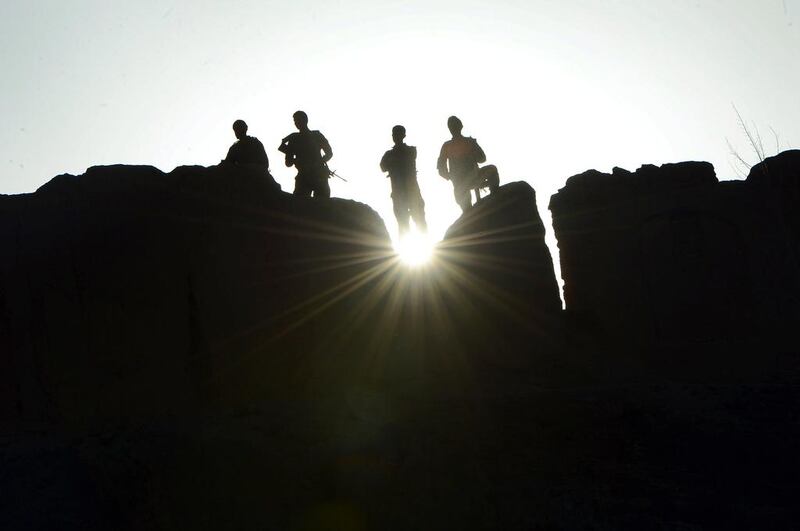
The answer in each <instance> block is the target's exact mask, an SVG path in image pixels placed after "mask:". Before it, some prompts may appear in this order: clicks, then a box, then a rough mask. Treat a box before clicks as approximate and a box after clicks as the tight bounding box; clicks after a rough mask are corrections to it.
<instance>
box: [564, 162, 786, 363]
mask: <svg viewBox="0 0 800 531" xmlns="http://www.w3.org/2000/svg"><path fill="white" fill-rule="evenodd" d="M797 156H798V155H797V152H787V153H784V154H781V155H780V156H777V157H774V158H771V159H768V160H767V161H765V162H764V164H763V165H759V166H756V167H754V168H753V172H752V173H751V175H750V177H748V179H747V180H746V181H745V182H741V181H728V182H718V181H717V179H716V176H715V174H714V169H713V168H712V166H711V165H710V164H708V163H701V162H688V163H681V164H667V165H664V166H661V167H655V166H643V167H642V168H640V169H638V170H637V171H636V172H633V173H631V172H628V171H625V170H622V169H619V168H615V169H614V171H613V172H612V173H611V174H610V175H609V174H603V173H600V172H596V171H590V172H586V173H583V174H581V175H576V176H574V177H571V178H570V179H568V180H567V184H566V186H564V188H562V189H561V190H560V191H559V192H558V193H557V194H555V195H554V196H553V197H552V199H551V202H550V209H551V211H552V213H553V226H554V230H555V234H556V237H557V239H558V246H559V252H560V256H561V270H562V277H563V279H564V283H565V287H564V297H565V302H566V307H567V310H568V311H569V312H570V313H571V314H572V315H573V316H574V318H575V319H577V320H579V321H581V322H582V323H583V324H584V325H585V326H586V327H588V328H591V329H594V330H595V331H596V332H597V333H598V334H599V336H603V337H607V338H611V339H613V340H614V341H616V342H617V343H618V344H621V345H625V346H631V347H633V348H640V347H643V346H648V345H650V346H653V345H658V346H661V347H663V346H665V345H667V346H670V345H671V346H673V347H679V346H683V347H685V346H689V345H703V344H708V343H709V342H712V343H713V342H720V341H722V342H730V341H744V340H750V339H751V338H753V337H764V336H770V335H780V334H781V333H782V332H784V331H785V330H786V328H787V327H788V326H791V325H790V323H792V322H794V321H795V320H796V318H797V316H798V311H800V304H798V301H797V293H799V291H798V288H800V277H798V274H797V271H798V269H797V265H798V264H797V258H798V256H800V255H798V254H797V245H796V243H795V242H796V241H797V236H796V235H797V234H798V233H797V231H796V227H795V226H794V224H795V223H796V219H797V216H796V208H795V207H794V205H796V203H793V202H792V199H791V197H794V196H796V194H797V186H798V185H797V183H798V178H797V171H798V168H800V164H798V163H797Z"/></svg>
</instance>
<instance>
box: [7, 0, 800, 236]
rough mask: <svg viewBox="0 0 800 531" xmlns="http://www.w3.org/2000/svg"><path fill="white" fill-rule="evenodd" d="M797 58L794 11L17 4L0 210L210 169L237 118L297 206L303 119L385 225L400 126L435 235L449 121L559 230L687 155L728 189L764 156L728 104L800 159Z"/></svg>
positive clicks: (431, 3)
mask: <svg viewBox="0 0 800 531" xmlns="http://www.w3.org/2000/svg"><path fill="white" fill-rule="evenodd" d="M799 52H800V0H786V1H785V2H783V1H782V0H739V1H719V0H669V1H667V0H648V1H645V0H637V1H634V0H606V1H600V0H591V1H590V0H583V1H575V0H573V1H570V0H527V1H511V0H495V1H491V2H489V1H486V0H482V1H473V0H460V1H447V0H425V1H416V0H407V1H390V2H380V1H361V0H340V1H331V0H328V1H325V2H317V1H291V2H287V1H280V2H269V1H242V0H238V1H235V0H228V1H219V2H215V1H208V0H205V1H203V0H192V1H153V0H137V1H135V2H132V1H114V0H110V1H109V0H105V1H90V0H75V1H70V2H64V1H63V0H59V1H36V0H34V1H24V2H23V1H18V0H4V2H2V4H0V71H2V73H3V74H2V77H0V95H1V96H2V98H0V117H2V120H0V155H1V156H0V193H21V192H29V191H33V190H35V189H36V188H37V187H39V186H40V185H42V184H43V183H45V182H46V181H48V180H49V179H50V178H52V177H53V176H55V175H57V174H60V173H65V172H68V173H73V174H78V173H82V172H83V171H85V169H86V168H87V167H89V166H92V165H99V164H116V163H125V164H149V165H154V166H157V167H159V168H161V169H162V170H165V171H170V170H171V169H172V168H174V167H175V166H177V165H184V164H202V165H211V164H215V163H217V162H219V160H220V159H221V158H222V157H223V156H224V155H225V153H226V151H227V149H228V147H229V145H230V144H231V143H232V142H233V140H234V137H233V134H232V132H231V129H230V126H231V123H232V122H233V120H234V119H237V118H243V119H245V120H246V121H247V122H248V124H249V125H250V132H251V133H252V134H253V135H255V136H257V137H259V138H260V139H261V140H262V141H263V143H264V144H265V146H266V147H267V152H268V155H269V157H270V160H271V161H272V168H273V173H274V174H275V176H276V177H277V178H278V180H279V182H280V183H281V185H282V186H283V188H284V190H289V191H291V189H292V186H293V176H294V172H293V171H292V170H290V169H287V168H285V167H284V166H283V163H282V160H281V158H280V156H279V153H278V152H277V150H276V147H277V145H278V143H279V141H280V139H281V138H282V137H283V136H285V135H286V134H288V133H290V132H292V131H293V125H292V119H291V114H292V113H293V112H294V111H295V110H297V109H304V110H306V111H307V112H308V114H309V117H310V125H311V127H312V128H318V129H321V130H322V131H323V132H324V133H325V134H326V136H327V137H328V139H329V140H330V142H331V144H332V146H333V149H334V158H333V160H332V163H331V167H332V168H334V169H336V170H337V171H338V172H339V173H341V174H342V175H344V176H345V177H347V178H348V179H349V180H350V182H349V183H343V182H341V181H338V180H333V181H332V182H331V184H332V188H333V194H334V195H335V196H339V197H348V198H353V199H357V200H360V201H363V202H366V203H368V204H370V205H371V206H372V207H373V208H375V209H376V210H378V211H379V212H380V213H381V215H382V216H383V217H384V219H385V220H386V222H387V225H388V226H389V228H390V230H394V228H395V225H394V219H393V215H392V213H391V202H390V199H389V183H388V180H387V179H385V178H384V177H383V175H382V174H381V173H380V171H379V169H378V161H379V160H380V157H381V155H382V153H383V151H384V150H386V149H388V148H389V147H390V146H391V135H390V130H391V127H392V126H393V125H395V124H396V123H402V124H404V125H405V126H406V128H407V130H408V142H409V143H410V144H413V145H416V146H418V149H419V159H418V167H419V170H420V174H419V179H420V184H421V187H422V190H423V194H424V196H425V200H426V202H427V204H428V211H429V217H430V218H431V225H432V229H433V231H434V233H436V234H437V235H440V234H441V233H442V232H443V231H444V230H445V229H446V227H447V226H448V225H449V224H450V223H451V222H452V221H453V220H454V219H455V218H456V217H457V215H458V213H459V212H458V209H457V207H456V205H455V202H454V201H453V198H452V187H451V186H450V185H449V183H447V182H445V181H443V180H442V179H441V178H440V177H439V176H438V175H437V174H436V171H435V164H436V156H437V154H438V150H439V147H440V146H441V143H442V142H443V141H444V140H446V139H447V138H448V136H449V135H448V133H447V128H446V125H445V121H446V119H447V117H448V116H449V115H451V114H456V115H458V116H459V117H461V118H462V120H463V122H464V124H465V133H466V134H469V135H473V136H475V137H476V138H477V139H478V140H479V142H480V143H481V145H482V146H483V147H484V150H485V151H486V153H487V156H488V158H489V162H491V163H495V164H497V166H498V167H499V168H500V172H501V178H502V180H503V182H508V181H511V180H520V179H524V180H527V181H528V182H530V183H531V184H532V185H533V186H534V188H535V189H536V191H537V194H538V200H539V208H540V211H541V212H542V213H543V215H545V216H547V211H546V206H547V202H548V200H549V196H550V194H552V193H553V192H555V191H556V190H557V189H558V188H559V187H560V186H562V185H563V183H564V181H565V179H566V178H567V177H569V176H570V175H572V174H575V173H578V172H581V171H584V170H586V169H589V168H597V169H600V170H605V171H608V170H610V169H611V168H612V167H613V166H615V165H618V166H622V167H626V168H628V169H635V168H636V167H638V166H639V165H641V164H643V163H655V164H661V163H665V162H675V161H681V160H692V159H694V160H708V161H710V162H712V163H713V164H714V165H715V166H716V168H717V173H718V176H719V177H720V178H721V179H727V178H733V177H735V176H736V174H735V172H734V171H733V169H732V168H731V167H730V163H731V161H732V158H731V156H730V155H729V151H728V147H727V145H726V138H727V139H730V141H731V142H732V143H733V144H734V146H736V147H737V149H739V150H740V151H741V152H742V153H743V154H744V155H745V156H746V157H748V158H752V157H751V155H752V154H751V152H750V150H749V149H748V147H747V146H746V144H745V140H744V137H743V136H742V134H741V132H740V129H739V126H738V124H737V120H736V116H735V114H734V112H733V109H732V107H731V103H732V102H733V103H735V104H736V105H737V107H738V108H739V110H740V111H741V113H742V115H743V116H744V117H745V118H746V119H748V120H750V121H753V122H755V123H756V124H758V125H759V127H760V128H761V130H762V132H764V133H767V134H766V135H765V137H766V136H768V127H772V128H774V130H775V131H777V132H778V133H779V134H780V139H781V141H782V143H783V146H784V147H786V146H790V145H791V146H798V144H800V105H798V103H799V102H800V97H799V96H798V94H800V92H799V91H798V86H800V53H799ZM769 147H770V148H771V140H770V146H769ZM550 237H551V238H552V234H551V235H550ZM551 243H552V242H551Z"/></svg>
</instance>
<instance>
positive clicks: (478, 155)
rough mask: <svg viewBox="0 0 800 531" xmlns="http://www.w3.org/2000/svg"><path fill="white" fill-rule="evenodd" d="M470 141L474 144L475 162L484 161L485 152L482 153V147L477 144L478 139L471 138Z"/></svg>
mask: <svg viewBox="0 0 800 531" xmlns="http://www.w3.org/2000/svg"><path fill="white" fill-rule="evenodd" d="M472 143H473V144H474V145H475V162H477V163H481V162H486V153H484V152H483V148H481V147H480V146H479V145H478V141H477V140H475V139H474V138H473V139H472Z"/></svg>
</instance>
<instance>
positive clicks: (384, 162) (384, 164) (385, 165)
mask: <svg viewBox="0 0 800 531" xmlns="http://www.w3.org/2000/svg"><path fill="white" fill-rule="evenodd" d="M390 153H391V151H387V152H386V153H384V154H383V156H382V157H381V171H382V172H387V171H389V154H390Z"/></svg>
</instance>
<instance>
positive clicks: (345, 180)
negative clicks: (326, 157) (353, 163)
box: [325, 164, 349, 182]
mask: <svg viewBox="0 0 800 531" xmlns="http://www.w3.org/2000/svg"><path fill="white" fill-rule="evenodd" d="M325 171H327V172H328V175H330V176H331V177H336V178H338V179H341V180H343V181H344V182H349V181H348V180H347V179H345V178H344V177H342V176H341V175H339V174H338V173H336V170H332V169H330V168H329V167H328V165H327V164H325Z"/></svg>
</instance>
